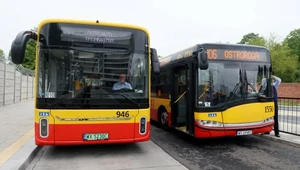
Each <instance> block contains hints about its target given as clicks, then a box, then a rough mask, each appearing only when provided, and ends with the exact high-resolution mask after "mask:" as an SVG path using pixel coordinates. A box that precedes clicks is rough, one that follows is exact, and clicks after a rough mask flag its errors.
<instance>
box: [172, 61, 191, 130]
mask: <svg viewBox="0 0 300 170" xmlns="http://www.w3.org/2000/svg"><path fill="white" fill-rule="evenodd" d="M173 71H174V73H175V74H173V75H174V77H173V80H174V82H173V87H174V88H173V90H172V91H173V95H172V96H173V97H172V105H173V107H172V117H173V120H172V121H174V123H173V125H174V126H175V127H176V128H177V129H179V130H181V131H184V132H186V124H187V102H188V101H187V84H188V81H187V77H188V65H183V66H179V67H176V68H174V70H173Z"/></svg>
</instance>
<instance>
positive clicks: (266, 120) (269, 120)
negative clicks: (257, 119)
mask: <svg viewBox="0 0 300 170" xmlns="http://www.w3.org/2000/svg"><path fill="white" fill-rule="evenodd" d="M273 121H274V118H273V116H272V117H269V118H267V119H265V120H264V121H263V122H264V123H270V122H273Z"/></svg>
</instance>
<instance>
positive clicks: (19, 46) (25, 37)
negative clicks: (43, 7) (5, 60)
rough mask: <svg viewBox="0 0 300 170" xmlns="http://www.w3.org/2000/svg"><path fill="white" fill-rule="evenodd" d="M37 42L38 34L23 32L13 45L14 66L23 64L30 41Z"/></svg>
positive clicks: (12, 57) (12, 58)
mask: <svg viewBox="0 0 300 170" xmlns="http://www.w3.org/2000/svg"><path fill="white" fill-rule="evenodd" d="M30 38H31V39H33V40H37V35H36V33H34V32H32V31H21V32H19V34H18V35H17V36H16V38H15V40H14V41H13V42H12V45H11V60H12V62H13V63H14V64H22V63H23V60H24V56H25V50H26V44H27V42H28V41H29V39H30Z"/></svg>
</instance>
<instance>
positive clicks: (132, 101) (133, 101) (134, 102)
mask: <svg viewBox="0 0 300 170" xmlns="http://www.w3.org/2000/svg"><path fill="white" fill-rule="evenodd" d="M112 94H114V95H120V96H122V97H124V98H125V99H127V100H129V101H130V102H131V103H133V104H135V105H136V107H137V108H139V107H140V103H138V102H136V101H135V100H133V99H131V98H129V97H128V96H126V95H124V94H122V93H112ZM108 95H111V94H108Z"/></svg>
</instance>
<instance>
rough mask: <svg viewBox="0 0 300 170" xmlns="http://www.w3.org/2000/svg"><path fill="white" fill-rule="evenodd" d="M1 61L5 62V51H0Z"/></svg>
mask: <svg viewBox="0 0 300 170" xmlns="http://www.w3.org/2000/svg"><path fill="white" fill-rule="evenodd" d="M1 60H5V55H4V52H3V50H1V49H0V61H1Z"/></svg>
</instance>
